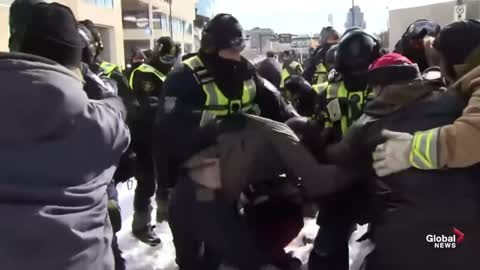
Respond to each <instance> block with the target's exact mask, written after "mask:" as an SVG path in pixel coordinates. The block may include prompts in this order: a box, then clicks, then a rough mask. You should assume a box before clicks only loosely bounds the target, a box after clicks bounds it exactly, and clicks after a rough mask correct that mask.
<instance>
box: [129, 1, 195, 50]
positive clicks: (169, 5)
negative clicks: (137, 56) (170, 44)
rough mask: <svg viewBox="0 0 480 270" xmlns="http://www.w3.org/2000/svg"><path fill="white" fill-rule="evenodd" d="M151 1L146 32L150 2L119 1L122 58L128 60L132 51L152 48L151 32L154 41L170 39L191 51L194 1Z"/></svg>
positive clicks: (192, 45) (192, 47)
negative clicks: (163, 37)
mask: <svg viewBox="0 0 480 270" xmlns="http://www.w3.org/2000/svg"><path fill="white" fill-rule="evenodd" d="M151 1H152V7H153V12H152V21H153V29H150V21H149V4H150V0H122V19H123V37H124V47H125V57H127V58H129V57H130V56H131V54H132V52H133V51H134V50H135V49H142V50H146V49H152V48H150V37H151V35H152V32H153V37H154V39H155V40H157V39H158V38H160V37H161V36H172V37H173V40H174V41H175V42H177V43H180V44H181V45H182V48H183V50H184V52H192V51H194V50H195V48H194V37H193V21H194V20H195V4H196V0H151ZM170 11H171V12H170Z"/></svg>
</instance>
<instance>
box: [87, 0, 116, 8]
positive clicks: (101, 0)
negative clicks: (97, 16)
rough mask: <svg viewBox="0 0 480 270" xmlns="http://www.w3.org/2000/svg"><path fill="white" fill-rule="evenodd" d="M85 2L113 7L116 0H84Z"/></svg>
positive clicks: (103, 6)
mask: <svg viewBox="0 0 480 270" xmlns="http://www.w3.org/2000/svg"><path fill="white" fill-rule="evenodd" d="M84 1H85V2H87V3H89V4H91V5H95V6H97V7H102V8H113V1H114V0H84Z"/></svg>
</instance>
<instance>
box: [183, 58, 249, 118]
mask: <svg viewBox="0 0 480 270" xmlns="http://www.w3.org/2000/svg"><path fill="white" fill-rule="evenodd" d="M183 63H184V64H185V65H187V66H188V67H189V68H190V69H191V70H192V71H193V72H194V73H195V74H196V78H195V79H196V80H197V82H198V83H199V84H200V85H201V86H202V89H203V92H205V95H206V100H205V106H204V107H203V113H202V119H201V121H200V126H204V125H206V124H208V123H209V122H210V121H212V120H214V119H215V118H216V117H217V116H227V115H229V114H232V113H238V112H244V113H250V112H251V111H252V110H253V109H256V108H254V104H253V101H254V100H255V96H256V92H257V89H256V85H255V81H254V80H253V79H249V80H246V81H244V82H243V91H242V98H241V99H228V98H227V97H225V95H224V94H223V93H222V91H221V90H220V88H219V87H218V85H217V83H216V82H215V79H214V78H213V77H212V76H210V75H209V74H208V71H207V69H206V68H205V66H204V64H203V63H202V60H201V59H200V58H199V57H198V56H195V57H192V58H189V59H187V60H185V61H184V62H183Z"/></svg>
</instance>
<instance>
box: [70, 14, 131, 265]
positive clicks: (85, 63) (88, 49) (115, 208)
mask: <svg viewBox="0 0 480 270" xmlns="http://www.w3.org/2000/svg"><path fill="white" fill-rule="evenodd" d="M78 33H79V34H80V37H81V38H82V40H83V42H84V45H85V46H84V48H83V52H82V66H81V73H82V77H83V80H84V82H85V86H84V89H85V92H86V93H87V95H88V97H89V98H90V99H101V98H102V96H103V95H104V93H105V92H115V93H116V94H118V88H117V86H118V84H116V83H115V82H114V81H113V80H112V79H110V78H108V77H107V76H106V75H105V74H103V73H100V74H98V75H97V74H95V73H94V72H93V71H92V70H91V68H90V67H93V68H95V63H96V62H95V55H96V53H95V52H96V50H95V45H94V37H93V35H92V33H91V32H90V30H89V29H88V28H87V27H86V26H85V25H84V24H82V23H79V24H78ZM127 115H128V111H127ZM129 155H130V152H129V151H128V150H127V152H126V153H125V154H123V155H122V158H121V162H120V164H119V165H118V168H117V171H116V172H115V174H114V178H113V179H112V181H111V182H110V184H109V185H108V186H107V195H108V215H109V218H110V223H111V224H112V229H113V238H112V251H113V257H114V260H115V269H116V270H124V269H125V259H124V258H123V257H122V251H121V250H120V247H119V246H118V240H117V237H116V233H117V232H119V231H120V229H121V228H122V218H121V212H120V205H119V203H118V192H117V189H116V183H115V181H116V180H117V179H118V180H117V181H121V177H124V176H122V175H125V173H123V174H122V173H120V172H122V171H123V172H124V171H127V170H128V169H126V168H129V163H128V160H129ZM129 172H130V173H129V174H128V175H129V176H126V177H128V178H130V177H132V176H133V174H132V172H133V170H129Z"/></svg>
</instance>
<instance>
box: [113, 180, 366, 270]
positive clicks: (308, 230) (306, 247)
mask: <svg viewBox="0 0 480 270" xmlns="http://www.w3.org/2000/svg"><path fill="white" fill-rule="evenodd" d="M117 188H118V193H119V203H120V207H121V208H122V218H123V223H122V230H121V231H120V232H118V234H117V236H118V239H119V245H120V248H121V249H122V251H123V256H124V258H125V259H126V260H127V269H128V270H177V266H176V264H175V247H174V246H173V242H172V234H171V232H170V228H169V227H168V224H167V223H166V222H163V223H161V224H157V227H156V228H155V231H156V233H157V235H158V236H159V237H160V238H161V239H162V244H160V245H158V246H156V247H150V246H148V245H146V244H143V243H142V242H140V241H138V240H136V239H135V238H134V237H133V236H132V233H131V224H132V219H133V196H134V190H135V184H134V185H133V187H132V189H131V190H129V189H128V188H127V185H126V184H120V185H118V187H117ZM152 201H154V200H152ZM154 214H155V211H153V213H152V215H153V216H152V220H155V217H154ZM317 231H318V226H317V225H316V224H315V220H313V219H306V220H305V227H304V228H303V230H302V231H301V232H300V234H299V236H298V237H297V238H296V239H295V240H293V241H292V243H291V244H290V245H289V246H288V247H287V248H286V250H287V252H290V251H291V252H293V254H294V255H295V256H296V257H297V258H299V259H301V260H302V262H303V263H306V262H307V261H308V255H309V254H310V251H311V250H312V248H313V244H311V243H313V239H314V238H315V235H316V233H317ZM365 231H366V227H361V226H359V227H358V229H357V231H355V232H354V234H353V235H352V239H351V240H350V264H351V267H350V269H351V270H357V269H359V268H360V264H361V258H362V257H364V256H365V253H368V252H370V251H371V250H372V245H371V243H370V242H367V241H365V242H362V243H358V242H356V240H357V239H358V238H360V237H361V236H362V235H363V234H364V232H365ZM305 243H308V244H305ZM359 261H360V262H359Z"/></svg>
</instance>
